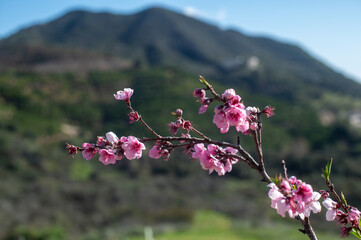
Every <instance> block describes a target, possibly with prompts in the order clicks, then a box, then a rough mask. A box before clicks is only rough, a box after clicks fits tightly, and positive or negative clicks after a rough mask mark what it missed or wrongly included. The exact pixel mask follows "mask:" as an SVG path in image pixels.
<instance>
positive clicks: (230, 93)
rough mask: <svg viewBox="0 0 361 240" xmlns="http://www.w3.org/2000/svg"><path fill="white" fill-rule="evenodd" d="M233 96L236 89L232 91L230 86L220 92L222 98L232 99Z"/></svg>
mask: <svg viewBox="0 0 361 240" xmlns="http://www.w3.org/2000/svg"><path fill="white" fill-rule="evenodd" d="M234 96H236V91H234V89H232V88H230V89H227V90H226V91H224V93H223V94H222V98H223V99H224V100H226V101H227V100H229V99H232V98H233V97H234Z"/></svg>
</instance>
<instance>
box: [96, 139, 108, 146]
mask: <svg viewBox="0 0 361 240" xmlns="http://www.w3.org/2000/svg"><path fill="white" fill-rule="evenodd" d="M106 142H107V141H106V140H105V139H104V137H98V139H97V145H98V146H104V145H105V144H106Z"/></svg>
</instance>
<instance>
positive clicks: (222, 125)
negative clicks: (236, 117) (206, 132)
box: [213, 111, 230, 133]
mask: <svg viewBox="0 0 361 240" xmlns="http://www.w3.org/2000/svg"><path fill="white" fill-rule="evenodd" d="M213 123H214V124H216V126H217V127H218V128H219V129H220V131H221V133H226V132H228V130H229V126H230V125H229V122H228V121H227V117H226V114H225V113H224V112H223V111H221V112H219V113H216V114H215V115H214V117H213Z"/></svg>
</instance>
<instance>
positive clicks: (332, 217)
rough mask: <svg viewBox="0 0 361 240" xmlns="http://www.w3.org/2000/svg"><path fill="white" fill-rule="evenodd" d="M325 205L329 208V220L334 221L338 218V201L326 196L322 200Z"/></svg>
mask: <svg viewBox="0 0 361 240" xmlns="http://www.w3.org/2000/svg"><path fill="white" fill-rule="evenodd" d="M322 204H323V206H325V208H326V209H327V212H326V220H327V221H333V220H335V218H336V213H337V203H336V202H335V201H333V200H332V199H331V198H326V199H325V200H324V201H323V202H322Z"/></svg>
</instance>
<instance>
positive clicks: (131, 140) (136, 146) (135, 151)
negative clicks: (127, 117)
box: [122, 136, 145, 160]
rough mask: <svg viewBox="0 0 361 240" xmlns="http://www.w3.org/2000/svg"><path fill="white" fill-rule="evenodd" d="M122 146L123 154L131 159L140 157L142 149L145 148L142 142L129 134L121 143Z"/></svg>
mask: <svg viewBox="0 0 361 240" xmlns="http://www.w3.org/2000/svg"><path fill="white" fill-rule="evenodd" d="M122 148H123V149H124V155H125V156H126V157H127V158H128V159H129V160H133V159H135V158H137V159H139V158H141V157H142V150H144V149H145V146H144V144H143V143H141V142H139V141H138V139H137V138H136V137H133V136H129V137H128V138H127V141H125V142H124V143H123V145H122Z"/></svg>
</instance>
